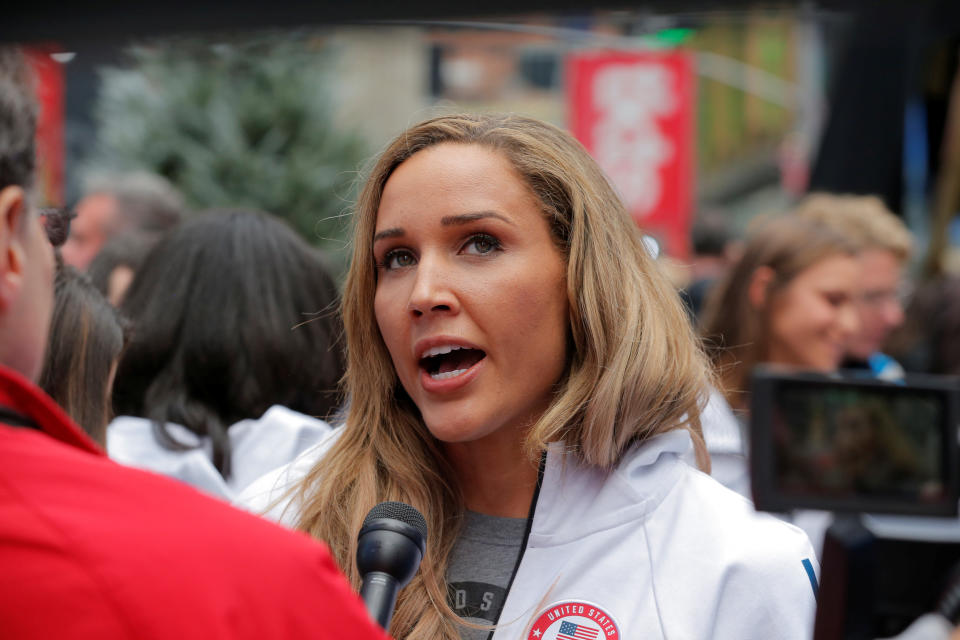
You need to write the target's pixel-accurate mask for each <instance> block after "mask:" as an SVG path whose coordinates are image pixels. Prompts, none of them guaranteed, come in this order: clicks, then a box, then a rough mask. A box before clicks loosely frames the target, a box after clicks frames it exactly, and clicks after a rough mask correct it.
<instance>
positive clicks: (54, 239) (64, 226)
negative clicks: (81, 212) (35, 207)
mask: <svg viewBox="0 0 960 640" xmlns="http://www.w3.org/2000/svg"><path fill="white" fill-rule="evenodd" d="M76 217H77V214H76V212H75V211H73V210H72V209H68V208H66V207H62V208H60V207H48V208H45V209H40V220H41V222H43V229H44V231H46V232H47V238H48V239H49V240H50V244H52V245H53V246H54V247H61V246H63V243H64V242H66V241H67V237H68V236H69V235H70V221H71V220H73V219H74V218H76Z"/></svg>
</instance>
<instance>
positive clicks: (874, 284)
mask: <svg viewBox="0 0 960 640" xmlns="http://www.w3.org/2000/svg"><path fill="white" fill-rule="evenodd" d="M796 214H797V215H799V216H801V217H804V218H807V219H809V220H814V221H817V222H819V223H821V224H825V225H827V226H829V227H830V228H832V229H834V230H836V231H837V232H838V233H841V234H843V235H845V236H847V237H849V238H850V239H851V240H853V241H854V242H856V243H857V244H858V245H860V252H859V254H858V261H859V262H860V276H859V278H858V282H859V290H858V292H857V296H856V308H857V313H858V315H859V318H860V329H859V330H858V331H857V332H856V333H855V334H854V335H853V336H852V337H851V339H850V342H849V344H848V346H847V353H846V357H845V359H844V361H843V363H842V365H841V366H842V368H843V369H848V370H859V371H863V372H865V373H868V375H870V376H872V377H876V378H880V379H883V380H902V379H903V377H904V371H903V367H901V366H900V364H899V363H898V362H897V361H896V360H894V359H893V358H891V357H890V356H889V355H887V354H885V353H883V352H882V351H881V350H882V349H883V347H884V344H885V343H886V341H887V338H889V337H890V334H891V333H892V332H893V331H894V330H896V329H897V328H899V327H900V326H901V325H902V324H903V321H904V310H903V304H904V289H905V283H904V274H903V271H904V268H905V267H906V266H907V263H908V262H909V260H910V252H911V250H912V248H913V239H912V237H911V235H910V232H909V231H908V230H907V227H906V226H905V225H904V224H903V222H902V221H901V220H900V218H898V217H897V216H896V215H894V214H893V213H892V212H891V211H890V210H889V209H887V208H886V207H885V206H884V204H883V202H882V201H881V200H880V198H877V197H875V196H854V195H833V194H827V193H814V194H811V195H809V196H807V197H806V198H804V199H803V200H802V201H801V202H800V205H799V206H798V207H797V209H796Z"/></svg>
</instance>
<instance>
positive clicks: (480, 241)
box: [463, 233, 500, 255]
mask: <svg viewBox="0 0 960 640" xmlns="http://www.w3.org/2000/svg"><path fill="white" fill-rule="evenodd" d="M499 248H500V241H499V240H497V239H496V238H494V237H493V236H491V235H488V234H486V233H478V234H477V235H475V236H472V237H471V238H470V239H469V240H468V241H467V244H466V245H464V248H463V249H464V253H470V254H475V255H485V254H487V253H492V252H494V251H496V250H497V249H499Z"/></svg>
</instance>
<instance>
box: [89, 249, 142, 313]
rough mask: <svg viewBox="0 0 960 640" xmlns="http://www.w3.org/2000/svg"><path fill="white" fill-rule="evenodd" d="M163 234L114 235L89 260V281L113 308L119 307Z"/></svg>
mask: <svg viewBox="0 0 960 640" xmlns="http://www.w3.org/2000/svg"><path fill="white" fill-rule="evenodd" d="M159 241H160V237H159V236H157V235H155V234H144V233H140V232H137V231H128V232H124V233H121V234H120V235H118V236H116V237H114V238H111V239H110V240H109V241H107V243H106V244H105V245H103V248H102V249H100V251H99V253H97V256H96V257H95V258H94V259H93V261H92V262H91V263H90V266H89V268H88V269H87V275H88V276H89V277H90V282H92V283H93V286H94V287H96V288H97V290H98V291H100V293H102V294H103V295H104V296H105V297H106V298H107V300H109V301H110V304H112V305H113V306H114V307H118V308H119V307H120V305H121V304H122V303H123V298H124V296H125V295H126V293H127V289H128V288H130V284H131V283H132V282H133V277H134V276H135V275H136V273H137V270H138V269H139V268H140V266H141V265H142V264H143V261H144V259H146V257H147V254H149V253H150V249H152V248H153V246H154V245H156V244H157V242H159Z"/></svg>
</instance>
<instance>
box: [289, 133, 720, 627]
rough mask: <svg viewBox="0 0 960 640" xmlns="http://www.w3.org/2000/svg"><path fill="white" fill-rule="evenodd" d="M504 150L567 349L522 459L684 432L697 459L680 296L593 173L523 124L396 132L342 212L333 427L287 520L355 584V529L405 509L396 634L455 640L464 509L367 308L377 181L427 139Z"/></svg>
mask: <svg viewBox="0 0 960 640" xmlns="http://www.w3.org/2000/svg"><path fill="white" fill-rule="evenodd" d="M448 143H450V144H475V145H481V146H483V147H486V148H488V149H492V150H495V151H497V152H499V153H502V154H503V155H504V156H505V157H506V158H507V159H509V160H510V162H511V163H512V164H513V166H514V167H515V169H516V170H517V172H518V174H519V175H520V176H522V178H523V179H524V180H525V181H526V183H527V184H528V185H529V187H530V188H531V189H532V191H533V192H534V193H535V194H536V195H537V196H538V199H539V202H540V204H541V206H542V210H543V215H544V216H545V217H546V219H547V221H548V223H549V225H550V228H551V232H552V235H553V238H554V240H555V241H556V242H557V244H558V246H560V247H561V248H562V249H563V251H564V253H565V255H566V259H567V282H566V286H567V296H568V299H569V341H570V353H569V355H568V358H567V369H566V371H565V374H564V376H563V377H562V379H561V380H560V382H559V384H558V389H557V391H556V393H555V396H554V398H553V401H552V403H551V404H550V406H549V408H548V409H547V411H546V412H545V413H544V414H543V416H542V417H541V418H540V419H539V421H538V422H537V423H536V424H534V425H533V426H532V427H531V428H530V430H529V432H528V433H527V434H526V439H525V449H526V454H527V455H529V456H530V458H531V460H532V461H533V460H536V459H537V458H538V457H540V456H541V455H543V452H544V451H545V450H546V447H547V444H548V443H550V442H562V443H563V444H564V445H565V447H566V449H567V450H569V451H571V452H574V453H575V455H577V456H578V457H579V459H580V460H582V462H583V463H585V464H587V465H592V466H595V467H600V468H603V469H612V468H613V467H615V466H616V464H617V463H618V461H619V460H620V459H621V457H622V456H623V454H624V452H625V451H626V450H627V449H628V448H629V447H630V446H631V445H633V444H634V443H637V442H640V441H643V440H645V439H647V438H649V437H651V436H653V435H655V434H658V433H662V432H665V431H668V430H671V429H676V428H685V429H687V430H689V431H690V433H691V434H692V436H693V441H694V443H695V449H696V454H697V460H698V463H699V464H700V466H701V467H702V468H709V458H708V456H707V453H706V448H705V446H704V444H703V439H702V436H701V431H700V421H699V412H700V409H701V407H702V404H703V402H704V401H705V396H706V392H705V390H706V389H707V387H708V385H709V384H710V383H711V379H710V374H709V368H708V366H707V364H706V359H705V357H704V355H703V353H702V351H701V349H700V347H699V345H698V343H697V340H696V338H695V335H694V333H693V330H692V328H691V327H690V326H689V322H688V320H687V318H686V316H685V312H684V310H683V308H682V306H681V302H680V301H679V298H678V296H677V294H676V293H675V291H674V290H673V289H672V287H671V286H670V284H669V283H668V282H667V280H666V278H665V277H664V276H663V274H661V272H660V270H659V268H658V266H657V265H656V264H655V263H654V261H653V260H652V259H651V258H650V256H649V255H648V254H647V252H646V250H645V249H644V246H643V244H642V241H641V235H640V233H639V231H638V230H637V228H636V226H635V225H634V223H633V222H632V221H631V219H630V217H629V216H628V215H627V213H626V211H625V210H624V207H623V205H622V204H621V202H620V199H619V198H618V197H617V195H616V193H615V192H614V190H613V188H612V187H611V186H610V184H609V183H608V181H607V179H606V177H605V176H604V175H603V173H602V172H601V170H600V168H599V167H598V166H597V164H596V163H595V162H594V161H593V159H592V158H591V157H590V156H589V155H588V153H587V152H586V150H585V149H584V148H583V147H582V146H580V144H579V143H577V142H576V141H575V140H574V139H573V138H572V137H571V136H570V135H569V134H567V133H565V132H563V131H562V130H560V129H558V128H556V127H554V126H551V125H548V124H545V123H543V122H539V121H537V120H532V119H529V118H523V117H517V116H504V115H456V116H444V117H439V118H435V119H432V120H429V121H427V122H424V123H422V124H418V125H416V126H414V127H412V128H410V129H409V130H408V131H406V132H404V133H403V134H401V135H400V136H399V137H398V138H397V139H396V140H394V141H393V142H392V143H391V144H390V145H389V146H388V147H387V148H386V150H385V151H384V152H383V153H382V154H381V156H380V157H379V159H378V160H377V161H376V163H375V165H374V166H373V167H372V170H371V171H370V174H369V177H368V179H367V181H366V183H365V186H364V188H363V190H362V192H361V194H360V196H359V200H358V203H357V206H356V210H355V213H354V217H355V232H354V244H353V259H352V263H351V266H350V270H349V273H348V276H347V281H346V287H345V290H344V294H343V303H342V310H343V316H344V326H345V331H346V343H347V372H346V375H345V377H344V391H345V393H346V397H348V398H349V410H348V413H347V416H346V426H345V427H344V431H343V433H342V435H341V437H340V438H339V439H338V440H337V442H336V444H335V445H334V446H333V448H332V449H331V450H330V452H329V453H328V454H327V455H326V456H325V457H324V458H323V459H322V460H321V461H320V462H318V463H317V464H316V465H315V466H314V468H313V469H312V470H311V471H310V472H309V473H308V475H307V476H306V477H305V478H304V479H303V481H302V482H301V484H300V485H299V486H298V487H297V488H296V490H295V494H294V496H293V497H294V500H295V503H298V504H299V505H300V506H301V511H300V516H299V521H298V527H299V528H300V529H302V530H304V531H306V532H308V533H309V534H310V535H312V536H313V537H315V538H319V539H321V540H324V541H325V542H326V543H327V544H328V545H329V546H330V548H331V550H332V552H333V554H334V556H335V558H336V560H337V562H338V563H339V565H340V568H341V569H342V570H343V571H344V573H346V574H347V576H348V578H349V579H350V581H351V582H352V583H353V585H354V587H359V585H360V576H359V575H358V572H357V569H356V566H355V562H354V558H355V556H356V536H357V531H359V529H360V527H361V524H362V522H363V519H364V517H365V516H366V514H367V512H368V511H369V510H370V508H372V507H373V506H374V505H375V504H377V503H379V502H381V501H384V500H399V501H403V502H406V503H408V504H411V505H413V506H414V507H416V508H417V509H419V510H420V512H421V513H423V515H424V517H425V518H426V520H427V525H428V528H429V532H430V534H429V535H430V538H429V540H428V542H427V551H426V554H425V557H424V559H423V562H422V564H421V568H420V571H419V573H418V574H417V576H416V577H415V578H414V580H413V581H412V582H411V584H410V585H408V586H407V587H406V588H404V589H403V590H402V591H401V592H400V596H399V599H398V602H397V609H396V613H395V615H394V617H393V622H392V625H391V628H390V632H391V634H392V635H393V636H394V637H397V638H411V639H429V640H434V639H438V638H442V639H449V640H457V639H458V638H459V637H460V636H459V632H458V629H457V627H458V626H459V625H462V624H464V623H462V622H458V620H459V619H458V618H457V616H456V614H455V613H454V612H453V610H452V609H450V608H449V606H448V605H447V588H446V582H445V573H446V567H447V561H448V556H449V554H450V551H451V549H452V548H453V545H454V542H455V540H456V538H457V535H458V534H459V530H460V523H461V520H462V514H463V510H464V505H463V499H462V496H461V491H460V487H459V486H458V483H457V479H456V477H455V475H454V473H453V470H452V468H451V466H450V464H449V463H448V461H447V460H446V459H445V457H444V454H443V451H442V448H441V446H440V444H439V443H438V442H437V441H436V439H435V438H434V437H433V436H432V435H431V434H430V432H429V431H428V430H427V428H426V427H425V426H424V424H423V422H422V420H421V419H420V414H419V412H418V411H417V407H416V406H415V405H414V404H413V402H412V401H411V400H410V398H409V397H408V396H407V394H406V392H405V391H404V389H403V387H402V386H401V384H400V382H399V380H398V378H397V375H396V373H395V371H394V368H393V365H392V362H391V359H390V354H389V353H388V351H387V347H386V345H385V344H384V341H383V339H382V337H381V335H380V331H379V329H378V325H377V321H376V318H375V315H374V304H373V303H374V294H375V291H376V287H377V273H376V269H375V265H374V256H373V235H374V229H375V225H376V220H377V211H378V209H379V206H380V198H381V196H382V194H383V189H384V186H385V185H386V183H387V180H388V179H389V178H390V175H391V174H392V172H393V171H394V170H395V169H396V168H397V166H399V165H400V164H401V163H402V162H404V161H405V160H406V159H407V158H409V157H410V156H412V155H413V154H415V153H417V152H418V151H421V150H422V149H425V148H428V147H431V146H433V145H437V144H448Z"/></svg>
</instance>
